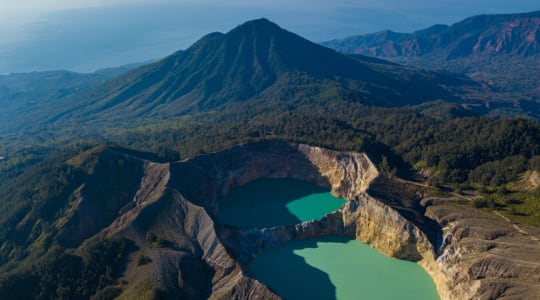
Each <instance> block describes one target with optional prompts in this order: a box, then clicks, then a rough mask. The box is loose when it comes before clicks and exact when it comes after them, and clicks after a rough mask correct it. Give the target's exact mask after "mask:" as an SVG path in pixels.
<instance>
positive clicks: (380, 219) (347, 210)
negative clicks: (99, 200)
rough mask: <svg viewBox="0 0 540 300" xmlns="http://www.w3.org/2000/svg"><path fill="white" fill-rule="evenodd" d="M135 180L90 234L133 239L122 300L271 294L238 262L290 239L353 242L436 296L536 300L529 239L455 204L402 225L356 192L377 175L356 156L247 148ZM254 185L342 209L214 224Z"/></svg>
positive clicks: (301, 148) (535, 266) (159, 168)
mask: <svg viewBox="0 0 540 300" xmlns="http://www.w3.org/2000/svg"><path fill="white" fill-rule="evenodd" d="M145 174H146V176H145V179H143V180H142V184H141V189H139V192H137V195H136V196H135V197H134V201H133V202H132V203H131V204H130V206H128V207H126V208H125V209H123V210H122V212H123V214H122V215H121V216H120V217H119V218H118V219H117V220H116V221H115V222H113V223H112V225H111V226H109V227H108V229H107V230H105V231H104V232H103V233H102V234H106V235H113V234H120V235H123V236H125V237H127V238H130V239H132V240H134V241H136V243H137V245H138V246H139V247H140V250H139V251H138V252H140V253H144V255H146V256H148V257H149V258H150V259H151V260H152V262H151V263H149V264H145V265H137V264H136V263H135V262H132V263H131V264H129V265H128V268H127V270H126V272H125V278H126V279H127V281H128V282H129V284H128V286H127V288H126V290H125V291H124V296H125V297H126V298H130V297H131V296H134V295H136V294H137V295H139V294H141V290H139V289H138V288H140V286H145V284H146V286H148V285H150V286H153V287H157V288H159V289H160V290H161V291H163V292H164V293H165V294H166V295H172V294H178V293H179V294H184V295H186V296H191V297H210V298H223V299H224V298H228V297H231V296H234V297H239V298H242V297H246V296H248V297H249V298H254V297H260V298H265V299H266V298H271V297H277V296H276V295H274V294H273V293H272V292H271V291H270V290H268V289H267V288H266V287H264V286H262V285H261V284H260V283H259V282H257V281H253V280H252V279H250V278H249V274H247V273H245V272H244V271H242V270H244V267H245V266H246V264H247V263H248V262H249V260H250V258H251V257H253V255H254V254H256V253H258V252H259V251H261V250H262V249H264V248H268V247H274V246H278V245H280V244H283V243H285V242H286V241H288V240H291V239H298V238H309V237H316V236H321V235H327V234H338V235H347V236H351V237H355V238H356V239H358V240H360V241H363V242H366V243H368V244H370V245H372V246H373V247H374V248H376V249H378V250H379V251H381V252H382V253H384V254H386V255H389V256H393V257H397V258H401V259H408V260H413V261H418V262H419V263H420V264H421V265H422V266H423V267H424V268H426V270H427V271H428V272H429V273H430V275H431V276H433V278H434V279H435V281H436V283H437V287H438V289H439V291H440V293H441V297H442V298H443V299H475V298H479V299H487V298H497V297H503V298H504V297H507V298H512V297H517V296H519V297H523V296H525V295H539V294H540V291H539V290H538V286H537V285H536V283H538V280H540V279H539V278H538V276H537V274H539V271H540V264H539V262H540V257H539V255H538V251H537V250H538V247H540V245H539V244H538V242H537V241H536V242H535V240H533V239H532V238H531V237H527V236H523V235H521V234H520V233H517V232H515V231H514V230H513V229H512V228H511V226H509V225H508V224H506V223H505V222H504V220H502V219H500V218H498V217H496V216H494V215H491V214H487V213H483V212H481V211H478V210H473V209H469V208H467V207H461V206H456V205H436V206H430V207H428V208H427V213H426V216H424V215H416V216H414V217H412V218H416V219H411V215H408V216H407V217H409V218H407V217H406V216H405V215H404V214H402V213H400V207H399V205H397V206H396V205H394V207H392V206H390V205H388V204H387V203H389V202H390V201H394V202H396V201H397V200H399V199H388V198H381V199H377V198H374V197H373V196H370V195H369V194H368V193H366V191H367V190H368V187H369V186H370V183H371V182H372V181H373V180H374V179H375V178H378V176H380V175H379V174H378V172H377V170H376V168H375V167H374V165H373V164H372V163H371V162H370V160H369V158H368V157H367V156H366V155H364V154H355V153H340V152H334V151H329V150H324V149H321V148H317V147H310V146H305V145H290V144H286V143H280V142H272V143H259V144H247V145H244V146H239V147H235V148H232V149H228V150H224V151H221V152H217V153H215V154H209V155H205V156H200V157H196V158H193V159H190V160H187V161H184V162H178V163H174V164H171V165H159V164H154V163H151V164H149V165H148V167H147V168H146V173H145ZM263 177H290V178H297V179H302V180H305V181H308V182H311V183H314V184H317V185H320V186H326V187H329V188H331V189H332V192H333V193H334V194H335V195H337V196H340V197H345V198H346V199H348V200H350V201H349V202H348V203H347V204H346V205H344V206H343V207H342V208H341V209H340V210H339V211H337V212H334V213H331V214H329V215H327V216H326V217H325V218H324V219H322V220H321V221H311V222H304V223H301V224H298V225H294V226H283V227H275V228H260V229H236V228H231V227H228V226H224V225H220V224H215V223H214V221H213V217H212V216H215V215H217V214H219V198H220V197H221V196H223V195H225V194H227V193H228V192H229V191H230V189H232V188H234V187H235V186H240V185H243V184H245V183H247V182H250V181H253V180H256V179H258V178H263ZM389 183H390V184H391V182H389ZM388 186H389V188H390V187H391V185H388ZM386 197H391V196H386ZM417 200H418V201H419V202H420V200H421V199H420V198H418V199H417ZM402 206H403V205H402ZM402 208H403V207H402ZM418 219H432V220H434V221H435V222H436V223H437V224H438V226H440V227H441V228H442V231H435V232H424V231H422V230H420V229H419V227H418V226H416V225H415V224H422V223H425V220H418ZM426 228H427V227H425V228H424V229H425V230H426ZM149 233H152V234H155V236H156V237H157V238H155V239H153V238H152V237H150V238H149V237H148V235H149ZM434 235H435V236H436V235H439V236H438V238H439V240H434V239H433V236H434ZM430 236H431V238H430ZM156 244H159V245H157V246H156ZM139 255H141V254H139ZM142 270H144V272H141V271H142ZM143 274H151V275H143ZM178 274H180V275H178ZM151 278H153V279H151ZM143 283H144V284H143Z"/></svg>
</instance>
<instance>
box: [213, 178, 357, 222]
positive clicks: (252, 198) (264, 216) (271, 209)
mask: <svg viewBox="0 0 540 300" xmlns="http://www.w3.org/2000/svg"><path fill="white" fill-rule="evenodd" d="M345 202H347V201H346V200H344V199H340V198H336V197H334V196H332V194H331V193H330V192H329V191H328V189H325V188H322V187H318V186H315V185H312V184H309V183H307V182H305V181H301V180H296V179H290V178H278V179H274V178H264V179H259V180H256V181H253V182H250V183H248V184H246V185H244V186H241V187H239V188H236V189H233V190H232V191H231V192H230V193H229V194H228V195H227V196H225V197H223V198H221V199H220V200H219V205H220V213H219V216H218V221H219V222H221V223H225V224H229V225H233V226H236V227H249V228H253V227H256V228H264V227H273V226H279V225H293V224H298V223H301V222H304V221H311V220H319V219H321V218H322V217H324V216H325V215H326V214H328V213H330V212H333V211H335V210H337V209H339V208H340V207H341V206H342V205H343V204H344V203H345Z"/></svg>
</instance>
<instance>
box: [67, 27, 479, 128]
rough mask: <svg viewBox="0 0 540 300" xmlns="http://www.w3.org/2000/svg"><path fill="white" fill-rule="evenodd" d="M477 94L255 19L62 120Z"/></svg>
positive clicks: (458, 82) (129, 79) (459, 82)
mask: <svg viewBox="0 0 540 300" xmlns="http://www.w3.org/2000/svg"><path fill="white" fill-rule="evenodd" d="M478 88H479V85H478V84H477V83H475V82H473V81H472V80H470V79H468V78H466V77H463V76H458V75H451V74H445V73H437V72H433V71H423V70H420V69H416V68H410V67H401V66H397V65H393V64H390V63H384V62H382V61H377V60H373V59H371V58H364V57H359V56H356V57H350V56H346V55H342V54H339V53H337V52H335V51H334V50H331V49H328V48H326V47H322V46H320V45H318V44H315V43H313V42H310V41H308V40H306V39H304V38H302V37H300V36H298V35H296V34H294V33H291V32H289V31H287V30H284V29H282V28H280V27H279V26H278V25H276V24H274V23H272V22H270V21H268V20H267V19H257V20H253V21H248V22H246V23H244V24H242V25H240V26H238V27H236V28H234V29H232V30H231V31H229V32H228V33H226V34H221V33H212V34H209V35H206V36H204V37H203V38H201V39H200V40H198V41H197V42H196V43H194V44H193V45H192V46H191V47H189V48H188V49H186V50H182V51H178V52H175V53H174V54H172V55H170V56H168V57H166V58H164V59H163V60H161V61H159V62H156V63H153V64H149V65H146V66H143V67H140V68H137V69H135V70H132V71H130V72H127V73H125V74H123V75H121V76H119V77H117V78H116V79H113V80H112V81H109V82H108V83H106V84H105V85H103V86H101V87H99V88H98V89H95V90H94V91H93V92H92V93H90V94H89V95H88V96H87V97H86V99H83V100H82V101H80V103H78V104H77V105H76V106H74V107H73V108H72V109H71V111H70V112H68V113H65V114H62V115H60V116H59V119H62V118H64V115H66V116H67V117H68V118H82V119H88V117H89V116H92V118H94V119H95V118H107V119H118V117H119V116H123V117H124V118H128V117H175V116H179V115H185V114H187V113H193V112H200V111H211V110H215V109H219V107H223V106H226V105H228V104H230V103H238V102H244V101H246V100H258V101H263V102H268V101H286V102H288V103H294V102H297V101H305V99H306V98H310V99H311V98H313V99H321V98H324V99H325V100H324V101H329V100H330V99H335V100H336V101H339V100H344V98H348V99H349V100H350V99H352V101H355V102H360V103H364V104H369V105H379V106H403V105H409V104H417V103H420V102H424V101H430V100H436V99H446V100H449V101H457V100H458V99H459V97H458V96H457V95H463V94H465V92H464V91H463V90H464V89H478ZM306 95H307V96H306ZM343 95H347V96H346V97H344V96H343ZM261 105H264V104H261Z"/></svg>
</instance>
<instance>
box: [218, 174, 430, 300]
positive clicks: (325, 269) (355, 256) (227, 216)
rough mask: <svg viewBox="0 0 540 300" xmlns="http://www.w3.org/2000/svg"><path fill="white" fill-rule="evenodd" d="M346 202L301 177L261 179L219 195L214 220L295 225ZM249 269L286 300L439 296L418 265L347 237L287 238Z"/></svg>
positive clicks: (246, 224) (417, 299)
mask: <svg viewBox="0 0 540 300" xmlns="http://www.w3.org/2000/svg"><path fill="white" fill-rule="evenodd" d="M345 202H346V201H345V200H344V199H339V198H336V197H334V196H332V195H331V194H330V192H329V191H328V190H327V189H324V188H321V187H317V186H314V185H311V184H309V183H306V182H304V181H299V180H294V179H288V178H286V179H260V180H257V181H254V182H251V183H248V184H246V185H244V186H242V187H239V188H236V189H233V190H232V191H231V193H230V194H229V195H228V196H226V197H224V198H222V199H220V209H221V212H220V214H219V216H218V220H219V221H220V222H222V223H226V224H231V225H234V226H237V227H259V228H260V227H271V226H276V225H284V224H297V223H300V222H302V221H308V220H314V219H320V218H322V217H323V216H324V215H326V214H327V213H329V212H332V211H334V210H336V209H338V208H339V207H341V205H343V203H345ZM248 269H249V271H250V272H251V273H252V275H254V276H255V278H257V279H258V280H260V281H261V282H263V283H265V284H266V285H268V286H269V287H270V288H271V289H272V290H274V291H276V292H277V293H278V294H279V295H280V296H282V297H283V298H285V299H288V300H297V299H310V300H311V299H340V300H341V299H369V300H372V299H392V300H393V299H402V300H436V299H439V296H438V294H437V290H436V288H435V284H434V282H433V280H432V279H431V277H430V276H429V275H428V274H427V273H426V272H425V271H424V269H422V268H421V267H420V266H419V265H417V264H416V263H413V262H410V261H403V260H397V259H393V258H389V257H386V256H384V255H382V254H381V253H379V252H378V251H377V250H375V249H373V248H371V247H370V246H369V245H366V244H363V243H360V242H358V241H356V240H351V239H350V238H346V237H336V236H329V237H321V238H316V239H308V240H298V241H291V242H289V243H287V244H285V245H284V246H281V247H278V248H274V249H269V250H266V251H264V252H262V253H261V254H259V255H257V257H255V259H254V260H253V261H252V262H251V263H250V265H249V267H248Z"/></svg>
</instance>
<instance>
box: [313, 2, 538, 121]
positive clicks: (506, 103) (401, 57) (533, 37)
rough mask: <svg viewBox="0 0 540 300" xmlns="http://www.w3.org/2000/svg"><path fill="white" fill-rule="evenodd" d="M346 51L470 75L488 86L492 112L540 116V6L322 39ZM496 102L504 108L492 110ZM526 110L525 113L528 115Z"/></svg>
mask: <svg viewBox="0 0 540 300" xmlns="http://www.w3.org/2000/svg"><path fill="white" fill-rule="evenodd" d="M322 45H324V46H327V47H330V48H332V49H335V50H336V51H339V52H342V53H354V54H362V55H368V56H373V57H377V58H379V59H385V60H390V61H392V62H394V63H398V64H402V65H409V66H415V67H421V68H427V69H435V70H446V71H449V72H454V73H460V74H465V75H467V76H469V77H471V78H472V79H474V80H476V81H478V82H481V83H482V84H484V85H486V86H489V87H490V89H491V90H492V93H489V96H486V97H484V98H485V99H484V100H483V101H482V102H484V103H485V104H482V103H477V104H476V106H485V108H487V110H489V111H491V112H490V113H489V114H488V115H493V116H499V117H500V116H503V117H504V116H516V113H517V115H519V116H529V117H531V116H532V117H534V118H538V116H539V115H540V109H539V104H538V103H539V101H540V89H539V88H538V87H539V86H540V78H539V77H538V76H530V74H538V73H540V59H539V57H540V11H533V12H529V13H520V14H504V15H480V16H473V17H469V18H467V19H465V20H463V21H460V22H457V23H455V24H453V25H450V26H447V25H434V26H431V27H429V28H426V29H423V30H418V31H415V32H413V33H396V32H392V31H381V32H378V33H372V34H365V35H359V36H351V37H348V38H344V39H340V40H332V41H328V42H323V43H322ZM492 107H503V108H500V109H492ZM519 111H521V112H525V115H523V114H522V113H519Z"/></svg>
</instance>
